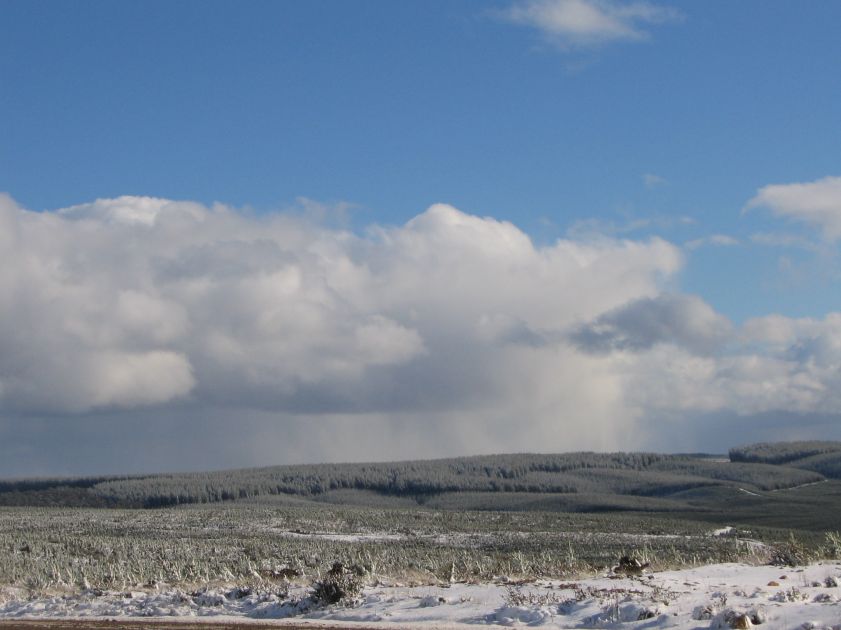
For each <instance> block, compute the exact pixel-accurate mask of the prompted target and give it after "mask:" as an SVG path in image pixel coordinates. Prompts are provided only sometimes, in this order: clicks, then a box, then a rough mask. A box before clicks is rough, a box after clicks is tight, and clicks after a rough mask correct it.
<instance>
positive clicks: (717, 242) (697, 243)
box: [684, 234, 739, 251]
mask: <svg viewBox="0 0 841 630" xmlns="http://www.w3.org/2000/svg"><path fill="white" fill-rule="evenodd" d="M738 244H739V240H738V239H736V238H733V237H732V236H728V235H727V234H713V235H712V236H706V237H704V238H696V239H693V240H691V241H687V242H686V244H685V245H684V247H686V249H688V250H690V251H693V250H696V249H700V248H701V247H706V246H713V247H734V246H736V245H738Z"/></svg>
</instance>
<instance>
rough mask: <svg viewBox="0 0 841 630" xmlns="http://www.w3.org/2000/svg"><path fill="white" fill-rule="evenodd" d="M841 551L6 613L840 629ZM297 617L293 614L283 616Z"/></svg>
mask: <svg viewBox="0 0 841 630" xmlns="http://www.w3.org/2000/svg"><path fill="white" fill-rule="evenodd" d="M839 581H841V563H838V562H825V563H816V564H812V565H809V566H805V567H797V568H790V567H786V568H781V567H774V566H749V565H745V564H716V565H707V566H702V567H697V568H692V569H682V570H674V571H664V572H659V573H651V574H646V575H642V576H638V577H627V576H623V577H617V576H613V575H604V576H598V577H592V578H588V579H582V580H577V581H575V582H566V583H562V582H558V581H546V580H539V581H533V582H527V583H515V582H514V580H513V579H510V580H509V581H508V583H507V584H505V583H503V582H504V580H500V582H498V583H482V584H466V583H456V584H441V585H431V586H405V585H400V584H388V585H384V584H379V585H370V586H368V587H366V588H365V590H364V592H363V594H362V596H361V597H360V599H359V600H358V601H357V602H355V604H354V605H353V606H346V607H342V606H332V607H319V606H315V605H314V604H313V603H312V602H311V601H310V600H309V599H308V598H307V589H306V588H305V587H304V586H298V587H294V588H292V589H290V591H289V593H288V594H286V593H282V592H279V591H272V589H270V588H265V589H261V588H255V589H253V590H251V589H248V588H244V587H235V586H233V585H229V586H227V587H213V588H203V589H200V590H198V591H191V592H187V591H184V590H179V589H177V588H174V587H168V586H166V585H158V587H157V589H154V590H153V589H147V590H139V589H138V590H134V591H129V592H117V591H114V592H101V591H91V590H88V591H85V592H83V593H75V594H53V595H52V596H49V597H41V598H34V599H30V598H29V597H27V594H26V592H25V591H24V590H23V589H14V588H9V587H7V588H5V589H0V619H9V618H14V619H21V618H35V619H38V618H80V617H81V618H91V617H101V618H126V617H146V618H155V617H166V618H167V619H168V620H170V621H172V620H183V621H189V620H190V619H191V618H192V619H194V620H195V619H197V618H201V619H202V620H203V621H210V620H218V621H220V622H221V621H227V622H230V621H232V620H235V619H241V620H249V619H250V620H258V619H259V620H276V621H275V623H277V624H278V625H280V626H283V625H285V624H287V623H292V622H295V623H300V622H301V621H303V620H307V622H308V623H314V624H319V623H324V622H343V623H350V624H351V625H352V624H353V623H354V622H356V623H364V624H366V625H367V626H371V625H374V626H377V625H379V626H381V627H382V628H383V630H385V629H386V628H405V629H408V628H420V629H424V628H426V629H431V628H450V629H453V630H454V629H459V628H461V629H464V628H471V627H477V626H486V627H487V626H498V627H540V628H546V629H552V628H646V629H649V628H730V627H751V626H753V625H761V627H762V628H763V629H768V630H777V629H780V630H782V629H785V630H789V629H804V630H806V629H810V630H827V629H832V630H841V601H839V600H841V587H839V586H838V584H839ZM284 620H286V621H284Z"/></svg>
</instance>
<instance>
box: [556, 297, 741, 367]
mask: <svg viewBox="0 0 841 630" xmlns="http://www.w3.org/2000/svg"><path fill="white" fill-rule="evenodd" d="M731 331H732V326H731V324H730V322H729V321H728V320H727V318H725V317H723V316H722V315H719V314H718V313H716V312H715V311H714V310H713V309H712V308H711V307H710V306H709V305H708V304H707V303H706V302H704V301H703V300H702V299H701V298H699V297H697V296H692V295H670V294H663V295H659V296H657V297H655V298H640V299H638V300H634V301H633V302H630V303H628V304H625V305H623V306H621V307H620V308H617V309H614V310H612V311H609V312H607V313H605V314H603V315H600V316H599V317H597V318H596V319H595V320H593V321H592V322H590V323H588V324H586V325H583V326H581V327H579V328H578V329H576V330H575V331H574V332H573V333H572V334H571V335H570V340H571V341H572V343H574V344H575V345H576V346H577V347H578V348H579V349H581V350H582V351H584V352H595V353H605V352H613V351H622V350H627V351H632V352H640V351H643V350H650V349H651V348H653V347H654V346H656V345H658V344H673V345H677V346H681V347H685V348H687V349H689V350H691V351H693V352H694V353H696V354H701V355H704V354H708V353H711V352H714V351H715V350H717V349H718V348H719V347H720V346H721V345H722V344H723V343H724V342H725V341H727V339H728V338H729V336H730V334H731Z"/></svg>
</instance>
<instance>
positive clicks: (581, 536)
mask: <svg viewBox="0 0 841 630" xmlns="http://www.w3.org/2000/svg"><path fill="white" fill-rule="evenodd" d="M711 532H712V528H711V527H709V526H707V525H704V524H700V523H693V522H689V521H664V520H662V519H657V518H653V517H648V516H633V515H625V516H617V515H581V514H578V515H576V514H551V513H535V512H528V513H498V512H451V511H434V510H423V509H417V508H415V509H412V510H394V509H383V510H378V509H370V508H348V507H334V506H322V507H309V506H301V507H294V506H287V507H266V506H254V505H252V506H243V505H233V506H196V507H191V508H188V509H164V510H107V509H78V508H74V509H46V508H38V509H36V508H3V509H0V585H6V586H13V587H17V588H22V589H25V590H26V591H27V592H29V593H32V594H33V595H35V594H40V593H46V592H49V591H51V590H55V589H59V590H68V591H73V590H84V589H91V588H93V589H123V590H127V589H129V590H130V589H132V588H136V587H146V586H150V585H155V584H159V583H165V584H168V585H172V586H178V587H183V588H194V587H196V586H206V585H213V584H219V583H236V584H240V585H247V586H253V587H264V586H266V585H271V584H275V583H286V582H289V581H291V582H292V583H297V584H302V585H303V584H309V583H311V582H312V581H314V580H317V579H320V578H321V577H322V576H323V574H324V573H325V572H326V571H327V570H328V569H329V568H330V566H331V565H332V563H333V562H335V561H339V562H342V563H343V564H344V565H345V566H347V567H351V568H352V569H353V570H354V571H356V572H358V573H359V574H360V576H362V578H363V579H364V580H366V581H367V582H368V583H376V582H377V581H387V580H401V581H405V582H409V583H416V584H434V583H441V582H446V583H449V582H450V581H452V580H473V581H485V580H492V579H494V578H497V577H499V576H507V577H511V578H523V577H525V578H529V579H532V578H557V579H562V578H569V577H572V576H578V575H582V574H592V573H595V572H597V571H601V570H605V569H606V568H609V567H610V566H612V565H613V564H615V562H616V561H617V559H618V558H619V557H620V556H622V555H628V554H635V555H637V556H639V557H640V558H641V559H642V560H644V561H646V562H650V563H651V566H652V568H671V567H679V566H695V565H699V564H705V563H715V562H735V561H747V562H758V561H762V560H764V559H766V558H767V557H769V548H768V547H766V546H765V545H764V544H763V543H762V542H761V541H756V540H744V539H743V538H740V536H739V535H730V536H714V535H711ZM737 534H738V532H737ZM746 535H747V534H743V536H746ZM750 537H751V538H753V539H755V538H757V537H760V538H762V537H763V534H762V533H761V532H756V531H755V532H753V533H752V534H750ZM765 540H766V541H768V540H769V539H768V537H767V535H765Z"/></svg>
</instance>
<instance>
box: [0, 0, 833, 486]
mask: <svg viewBox="0 0 841 630" xmlns="http://www.w3.org/2000/svg"><path fill="white" fill-rule="evenodd" d="M839 22H841V4H839V3H837V2H833V1H829V0H815V1H814V2H809V3H807V4H795V3H790V2H781V1H776V0H762V1H760V0H746V1H744V2H738V3H734V2H730V1H720V0H707V1H705V2H697V3H688V2H687V3H668V2H664V1H654V0H652V1H650V2H649V1H642V0H629V1H628V2H621V3H620V2H614V1H612V0H494V1H489V2H475V1H472V0H471V1H466V0H446V1H438V0H424V1H423V2H420V1H407V2H391V1H385V0H383V1H379V0H359V1H357V2H344V1H339V0H330V1H328V0H308V1H307V2H303V1H293V0H289V1H286V2H268V1H266V2H262V1H257V0H254V1H250V2H233V1H226V2H221V1H217V0H208V1H202V2H199V1H195V0H183V1H181V2H163V1H154V0H149V1H146V2H135V1H125V2H110V1H98V0H89V1H86V2H83V3H66V2H57V1H52V2H44V1H41V0H25V1H24V0H2V1H0V195H2V196H0V476H6V477H15V476H33V475H37V476H45V475H81V474H111V473H134V472H155V471H180V470H201V469H212V468H217V469H218V468H226V467H243V466H251V465H270V464H284V463H301V462H320V461H364V460H379V461H382V460H396V459H408V458H427V457H443V456H454V455H469V454H479V453H499V452H563V451H572V450H598V451H610V450H631V449H634V450H657V451H668V452H688V451H692V452H696V451H708V452H719V453H720V452H726V450H727V448H729V447H730V446H735V445H738V444H742V443H746V442H754V441H767V440H781V439H841V300H840V299H839V298H840V297H841V292H839V288H841V259H840V258H839V241H840V240H841V159H839V158H841V152H840V151H839V147H841V81H839V80H838V78H837V75H838V67H839V64H841V38H839V37H838V36H837V25H838V23H839Z"/></svg>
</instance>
